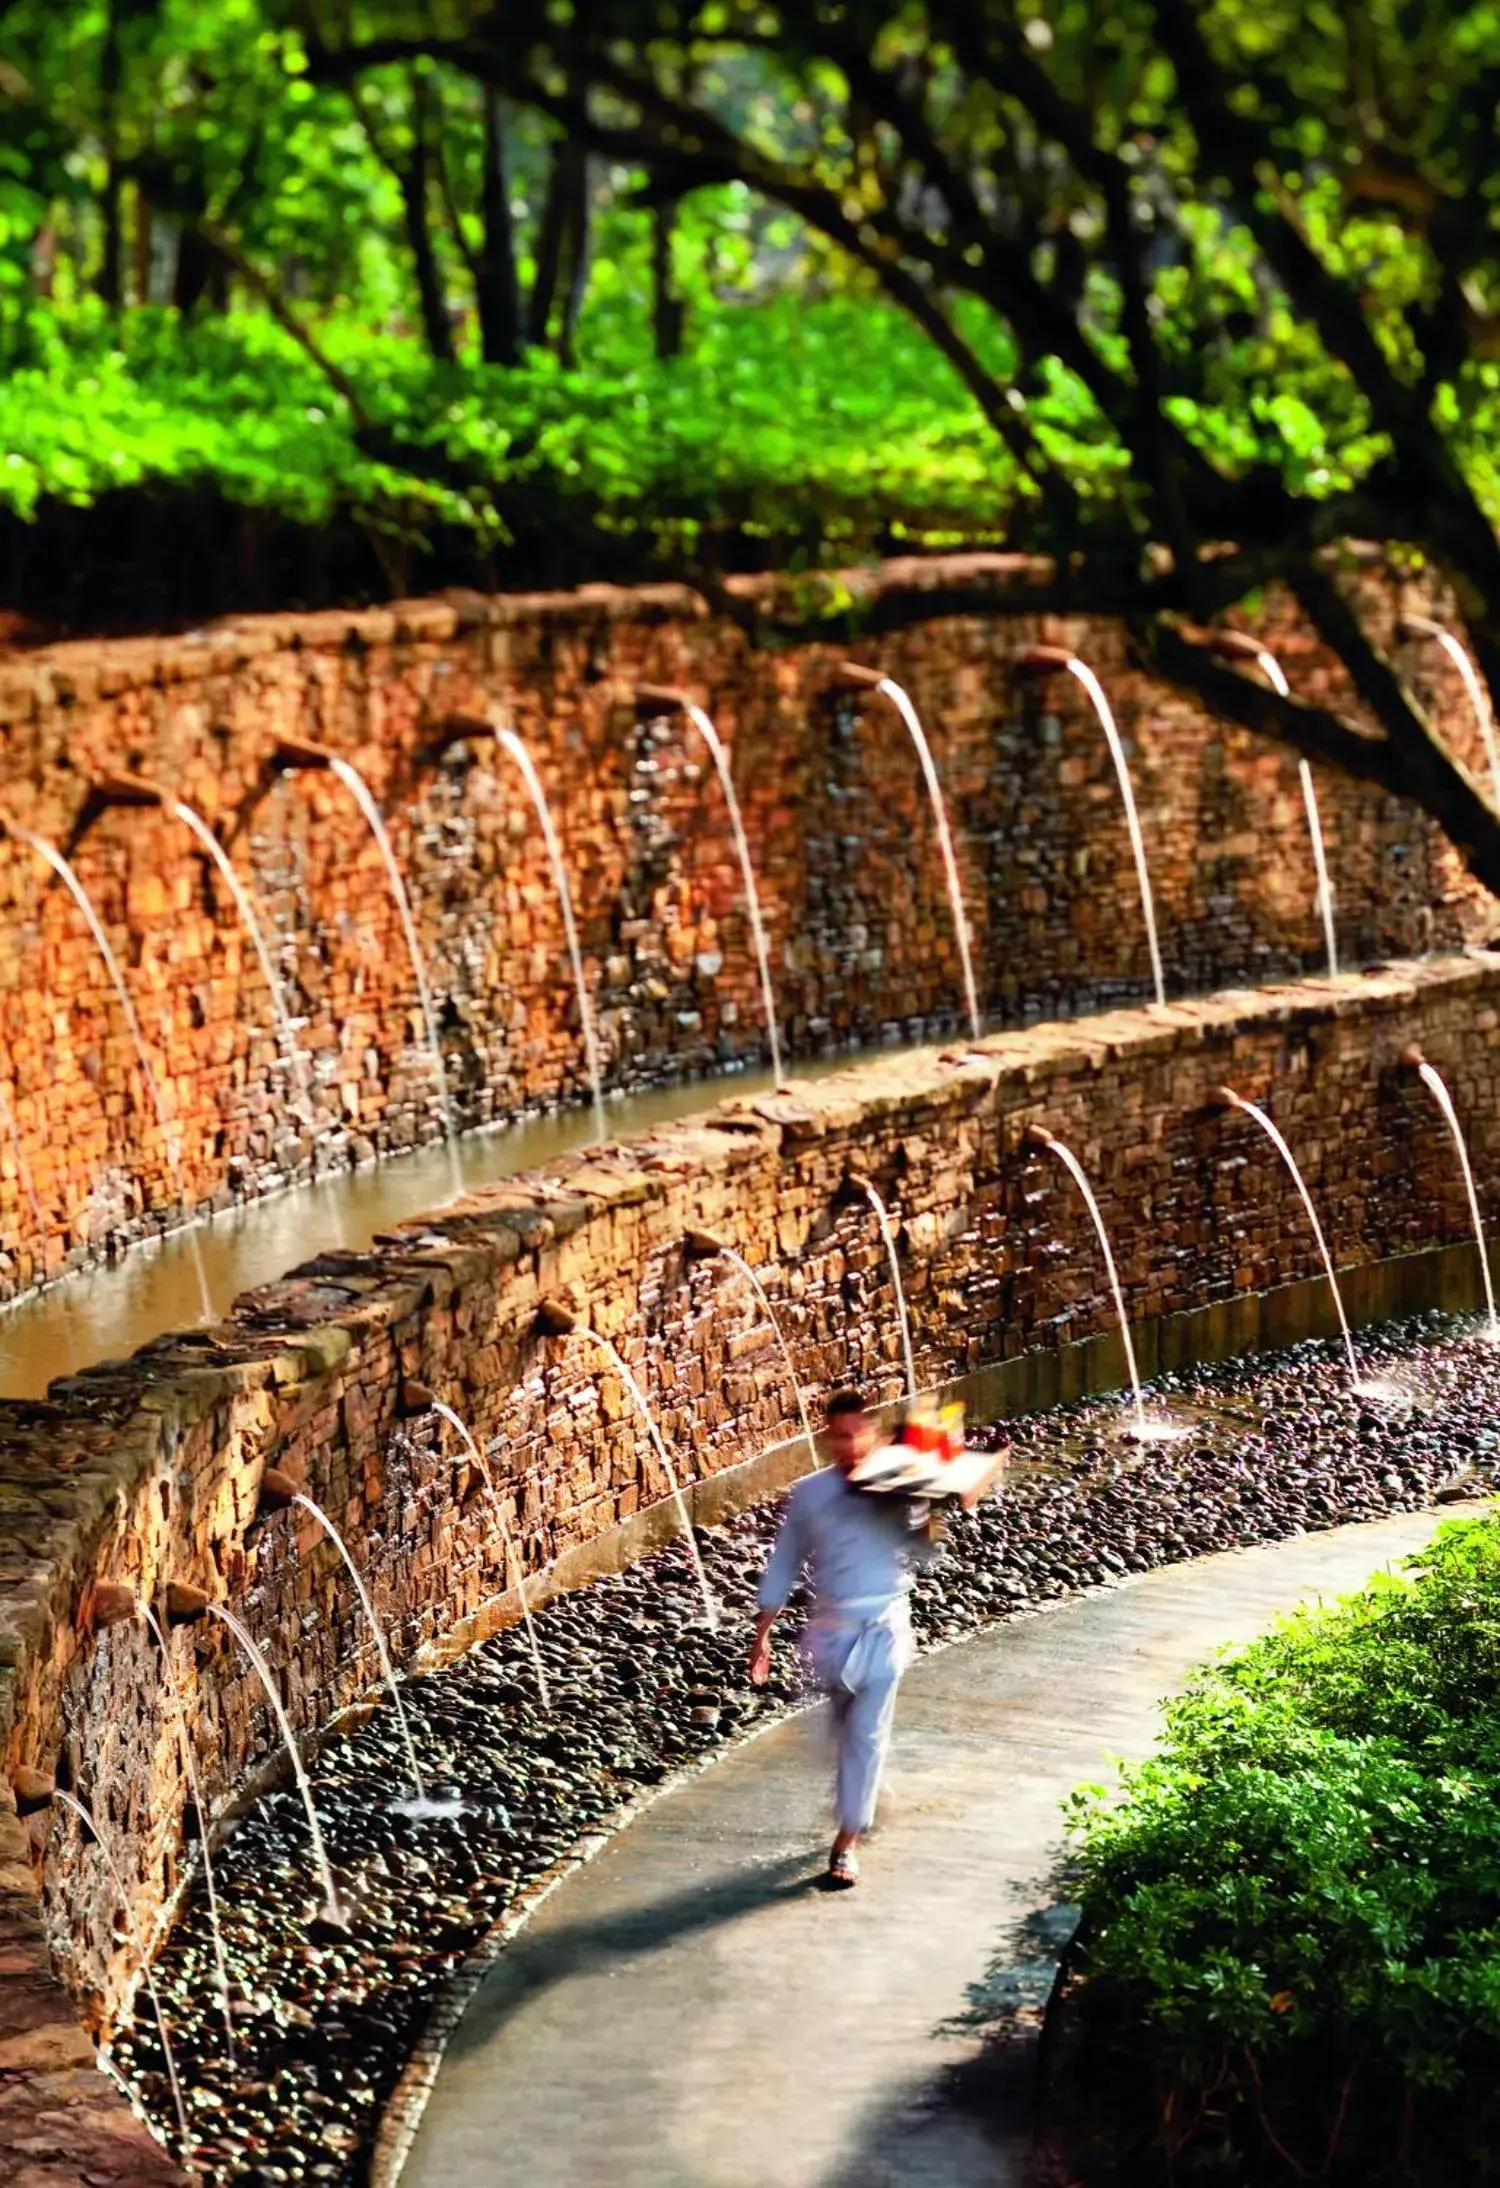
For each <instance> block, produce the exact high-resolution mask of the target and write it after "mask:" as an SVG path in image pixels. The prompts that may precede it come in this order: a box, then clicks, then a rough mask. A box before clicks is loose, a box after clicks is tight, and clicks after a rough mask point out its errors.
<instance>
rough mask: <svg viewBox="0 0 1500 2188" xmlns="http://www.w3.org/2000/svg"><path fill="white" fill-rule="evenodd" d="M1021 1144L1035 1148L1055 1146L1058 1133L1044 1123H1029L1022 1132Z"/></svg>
mask: <svg viewBox="0 0 1500 2188" xmlns="http://www.w3.org/2000/svg"><path fill="white" fill-rule="evenodd" d="M1021 1145H1022V1146H1023V1147H1029V1148H1032V1149H1034V1150H1038V1149H1041V1148H1044V1147H1055V1146H1056V1145H1057V1135H1056V1134H1055V1133H1053V1132H1049V1131H1048V1130H1047V1127H1046V1126H1045V1125H1044V1124H1028V1125H1027V1127H1026V1129H1025V1131H1024V1132H1023V1133H1022V1134H1021Z"/></svg>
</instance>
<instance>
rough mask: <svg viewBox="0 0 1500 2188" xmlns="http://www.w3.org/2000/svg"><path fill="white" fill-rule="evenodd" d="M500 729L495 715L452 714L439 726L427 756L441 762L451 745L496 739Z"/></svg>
mask: <svg viewBox="0 0 1500 2188" xmlns="http://www.w3.org/2000/svg"><path fill="white" fill-rule="evenodd" d="M500 728H501V724H500V722H499V721H498V720H497V719H496V718H495V717H494V716H493V715H489V714H450V715H449V716H448V718H447V720H446V721H443V722H440V723H439V724H438V727H437V730H436V732H435V733H434V736H433V740H432V743H431V744H430V745H429V746H428V748H427V756H428V758H429V760H440V759H441V758H442V756H443V754H444V753H445V752H446V751H447V750H448V749H449V747H450V746H451V745H466V744H473V743H475V742H476V741H477V740H479V739H480V738H487V737H494V736H496V735H497V734H498V732H499V730H500Z"/></svg>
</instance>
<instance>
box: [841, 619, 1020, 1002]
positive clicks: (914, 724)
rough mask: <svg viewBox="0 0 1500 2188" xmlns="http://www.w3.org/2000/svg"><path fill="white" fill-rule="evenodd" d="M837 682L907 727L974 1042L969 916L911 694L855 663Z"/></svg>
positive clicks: (845, 665)
mask: <svg viewBox="0 0 1500 2188" xmlns="http://www.w3.org/2000/svg"><path fill="white" fill-rule="evenodd" d="M837 674H838V679H839V681H840V682H841V683H843V684H845V685H848V686H850V687H851V688H853V689H854V690H856V691H875V692H878V693H879V694H880V696H881V697H882V698H883V699H889V700H890V702H891V704H892V706H893V707H894V708H895V709H896V712H897V713H898V714H899V715H900V717H901V720H902V722H903V723H904V725H905V727H906V733H907V735H908V736H909V737H910V738H911V741H912V744H913V746H914V747H915V748H916V754H917V762H918V765H919V766H920V767H921V770H922V780H923V782H924V783H925V784H926V786H927V799H928V803H929V804H930V806H931V807H932V818H933V823H934V826H935V827H936V829H937V839H938V850H939V851H940V853H941V854H942V860H943V873H944V875H945V877H946V880H947V884H948V905H949V909H950V910H951V912H952V914H953V931H954V933H955V935H956V937H957V939H958V955H959V963H960V965H961V967H962V971H963V982H964V1001H965V1003H966V1005H967V1007H968V1012H969V1031H970V1033H971V1034H972V1035H973V1037H974V1039H975V1040H976V1041H977V1040H979V1039H980V1038H981V1036H982V1035H983V1032H984V1021H983V1018H982V1017H981V1014H980V1009H979V991H978V989H977V988H976V986H975V983H974V953H973V945H972V942H971V939H970V934H969V914H968V908H967V906H966V905H965V903H964V892H963V884H962V882H961V881H960V880H959V874H958V858H957V855H956V854H955V852H954V849H953V834H952V831H951V829H950V828H949V826H948V805H947V801H946V799H945V798H944V796H943V784H942V778H941V776H940V775H939V774H938V769H937V762H936V760H935V759H934V758H933V756H932V747H931V745H930V744H929V743H928V741H927V732H926V730H925V729H924V728H923V727H922V718H921V716H920V715H919V714H918V712H917V710H916V707H915V706H914V705H913V703H912V699H911V695H910V693H909V692H908V691H907V690H906V689H905V687H904V686H903V685H901V684H898V683H897V682H896V680H895V678H894V677H891V676H883V675H882V674H881V672H880V671H879V670H878V669H867V668H865V667H864V666H863V665H862V663H860V662H858V661H842V662H840V664H839V667H838V671H837Z"/></svg>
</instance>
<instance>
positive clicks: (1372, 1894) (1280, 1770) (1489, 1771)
mask: <svg viewBox="0 0 1500 2188" xmlns="http://www.w3.org/2000/svg"><path fill="white" fill-rule="evenodd" d="M1072 1829H1073V1832H1074V1835H1075V1840H1076V1845H1077V1849H1078V1854H1079V1858H1080V1862H1081V1870H1082V1892H1081V1896H1082V1902H1083V1908H1084V1929H1083V1933H1082V1936H1083V1940H1084V1947H1085V1949H1084V1953H1083V1956H1082V1959H1081V1963H1080V1968H1081V1977H1082V1980H1081V1983H1080V1985H1079V1986H1078V1988H1077V1990H1076V1993H1075V1997H1074V2008H1075V2012H1076V2016H1077V2022H1078V2029H1079V2035H1080V2042H1081V2047H1082V2048H1081V2052H1080V2059H1081V2061H1082V2062H1083V2063H1084V2064H1085V2066H1086V2069H1087V2073H1088V2076H1089V2081H1090V2084H1091V2087H1092V2091H1093V2092H1094V2093H1095V2094H1096V2095H1098V2096H1100V2097H1101V2099H1102V2109H1103V2110H1104V2111H1105V2112H1107V2113H1108V2114H1109V2115H1110V2135H1109V2138H1108V2139H1109V2142H1110V2144H1111V2146H1112V2151H1113V2158H1114V2160H1116V2161H1117V2160H1118V2159H1119V2154H1120V2151H1121V2149H1122V2148H1124V2147H1125V2146H1126V2145H1128V2144H1130V2143H1131V2142H1132V2141H1133V2140H1135V2141H1138V2143H1140V2144H1144V2145H1147V2146H1149V2149H1150V2151H1151V2156H1150V2158H1149V2160H1146V2159H1143V2158H1142V2157H1141V2156H1140V2155H1139V2152H1138V2154H1137V2157H1136V2159H1135V2160H1134V2161H1133V2163H1134V2164H1135V2166H1136V2167H1137V2169H1144V2171H1145V2172H1146V2173H1147V2174H1148V2175H1154V2176H1155V2177H1169V2178H1180V2177H1186V2176H1187V2175H1189V2174H1204V2175H1208V2176H1210V2177H1213V2178H1216V2179H1224V2180H1232V2181H1235V2182H1237V2183H1243V2182H1246V2181H1249V2180H1255V2181H1260V2180H1262V2179H1264V2180H1267V2181H1271V2180H1274V2181H1284V2180H1290V2179H1300V2178H1308V2177H1313V2178H1320V2179H1321V2178H1337V2179H1344V2180H1349V2181H1354V2180H1361V2181H1365V2180H1375V2179H1386V2178H1419V2179H1423V2180H1431V2181H1433V2182H1437V2181H1444V2182H1450V2181H1457V2180H1462V2179H1491V2178H1495V2177H1500V1522H1497V1521H1495V1520H1491V1519H1483V1520H1477V1521H1467V1522H1461V1523H1454V1524H1450V1525H1449V1526H1447V1527H1445V1528H1444V1529H1443V1530H1442V1531H1441V1533H1440V1534H1439V1535H1438V1537H1437V1538H1436V1540H1435V1542H1434V1544H1433V1545H1432V1547H1431V1548H1429V1549H1428V1550H1427V1551H1426V1552H1424V1553H1423V1554H1422V1555H1421V1556H1420V1557H1418V1558H1415V1559H1413V1560H1412V1561H1411V1562H1410V1567H1409V1569H1408V1570H1406V1571H1405V1572H1403V1574H1402V1575H1401V1576H1399V1577H1395V1578H1390V1577H1381V1578H1378V1579H1377V1580H1375V1581H1374V1582H1373V1583H1372V1584H1371V1585H1370V1586H1369V1587H1368V1588H1366V1589H1365V1590H1364V1591H1363V1592H1362V1593H1361V1594H1359V1595H1357V1596H1355V1597H1353V1598H1351V1599H1349V1600H1348V1601H1347V1602H1345V1603H1343V1604H1341V1605H1339V1606H1338V1607H1337V1608H1335V1609H1332V1610H1327V1611H1322V1610H1320V1611H1310V1612H1303V1613H1301V1614H1300V1615H1299V1616H1298V1617H1296V1618H1294V1619H1291V1620H1289V1621H1287V1622H1286V1623H1284V1624H1283V1625H1282V1626H1281V1627H1280V1628H1279V1629H1278V1630H1277V1631H1276V1632H1274V1633H1273V1634H1271V1635H1270V1636H1268V1637H1267V1638H1265V1639H1263V1640H1261V1641H1259V1642H1257V1643H1256V1644H1255V1645H1254V1646H1253V1647H1251V1648H1249V1649H1247V1650H1245V1651H1243V1652H1242V1653H1240V1654H1237V1655H1235V1656H1233V1657H1230V1658H1228V1659H1226V1660H1225V1661H1223V1662H1220V1663H1219V1664H1217V1665H1215V1666H1214V1667H1213V1668H1212V1669H1210V1670H1209V1671H1207V1672H1206V1673H1204V1674H1203V1675H1202V1676H1201V1677H1200V1678H1199V1679H1198V1681H1197V1683H1196V1684H1195V1685H1194V1686H1193V1687H1192V1688H1191V1689H1190V1690H1189V1691H1188V1693H1187V1694H1186V1695H1185V1696H1184V1697H1183V1698H1182V1699H1181V1700H1179V1701H1178V1702H1176V1703H1174V1704H1173V1705H1172V1706H1171V1708H1170V1710H1169V1712H1168V1717H1167V1728H1166V1738H1165V1741H1164V1744H1163V1746H1162V1748H1161V1750H1160V1752H1159V1753H1158V1754H1157V1755H1156V1756H1155V1757H1154V1758H1153V1759H1152V1760H1150V1761H1149V1762H1146V1763H1144V1764H1141V1765H1140V1766H1138V1767H1134V1768H1130V1769H1127V1770H1126V1771H1125V1772H1124V1774H1123V1786H1122V1788H1121V1789H1120V1790H1119V1791H1118V1792H1116V1793H1114V1794H1109V1793H1106V1792H1104V1791H1102V1790H1100V1789H1097V1788H1092V1789H1089V1790H1087V1791H1085V1792H1083V1793H1081V1794H1079V1795H1078V1796H1076V1798H1075V1806H1074V1815H1073V1819H1072ZM1106 2092H1107V2093H1108V2094H1107V2095H1105V2093H1106ZM1097 2154H1098V2153H1097V2151H1096V2156H1097ZM1126 2170H1127V2172H1128V2171H1129V2170H1130V2167H1129V2166H1127V2167H1126Z"/></svg>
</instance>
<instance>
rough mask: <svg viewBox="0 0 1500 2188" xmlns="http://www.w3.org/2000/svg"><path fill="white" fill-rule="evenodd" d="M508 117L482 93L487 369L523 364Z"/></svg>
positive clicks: (482, 336) (479, 290)
mask: <svg viewBox="0 0 1500 2188" xmlns="http://www.w3.org/2000/svg"><path fill="white" fill-rule="evenodd" d="M504 129H505V114H504V109H503V107H502V106H501V103H500V94H499V92H498V91H496V90H495V88H494V87H493V85H489V84H487V85H486V86H485V90H484V176H483V183H482V187H481V197H480V212H481V215H482V218H483V222H484V240H483V241H482V243H481V244H480V247H479V253H478V256H477V258H476V259H475V261H474V297H475V302H476V303H477V305H478V307H479V340H480V351H481V354H482V356H483V358H484V361H485V363H486V364H487V365H518V364H519V363H520V362H521V290H520V283H519V282H518V280H517V278H516V237H515V228H514V225H513V223H512V221H511V217H510V181H509V177H508V176H507V174H506V172H505V134H504Z"/></svg>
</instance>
